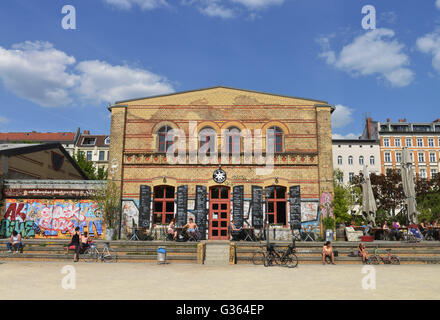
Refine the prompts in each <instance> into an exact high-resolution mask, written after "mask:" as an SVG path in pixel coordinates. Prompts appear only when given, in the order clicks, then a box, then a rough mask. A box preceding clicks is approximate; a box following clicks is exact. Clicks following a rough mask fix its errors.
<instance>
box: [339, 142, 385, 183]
mask: <svg viewBox="0 0 440 320" xmlns="http://www.w3.org/2000/svg"><path fill="white" fill-rule="evenodd" d="M332 147H333V168H334V169H335V170H336V169H339V170H341V171H342V173H343V174H342V178H341V180H340V181H339V182H340V183H342V184H345V185H347V184H349V182H350V181H351V180H352V178H353V177H354V176H356V175H359V173H360V172H363V170H364V166H365V165H366V166H367V167H368V170H369V172H370V173H376V174H380V173H381V157H380V146H379V141H377V140H362V139H353V140H348V139H333V140H332Z"/></svg>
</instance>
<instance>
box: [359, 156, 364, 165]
mask: <svg viewBox="0 0 440 320" xmlns="http://www.w3.org/2000/svg"><path fill="white" fill-rule="evenodd" d="M359 165H361V166H363V165H364V157H363V156H360V157H359Z"/></svg>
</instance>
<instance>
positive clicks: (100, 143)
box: [76, 134, 110, 147]
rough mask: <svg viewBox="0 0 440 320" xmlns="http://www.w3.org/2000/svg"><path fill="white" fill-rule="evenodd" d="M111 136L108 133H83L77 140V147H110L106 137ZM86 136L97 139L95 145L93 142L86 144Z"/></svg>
mask: <svg viewBox="0 0 440 320" xmlns="http://www.w3.org/2000/svg"><path fill="white" fill-rule="evenodd" d="M108 137H110V135H108V134H81V135H80V136H79V138H78V141H77V142H76V146H77V147H95V146H96V147H109V146H110V145H109V144H105V139H107V138H108ZM84 138H92V139H95V143H94V144H93V145H91V144H84V143H83V141H84Z"/></svg>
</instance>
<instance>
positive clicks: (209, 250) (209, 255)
mask: <svg viewBox="0 0 440 320" xmlns="http://www.w3.org/2000/svg"><path fill="white" fill-rule="evenodd" d="M205 245H206V249H205V261H204V264H206V265H227V264H229V241H207V242H206V243H205Z"/></svg>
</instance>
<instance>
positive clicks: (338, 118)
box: [332, 104, 353, 128]
mask: <svg viewBox="0 0 440 320" xmlns="http://www.w3.org/2000/svg"><path fill="white" fill-rule="evenodd" d="M352 114H353V109H351V108H349V107H345V106H343V105H341V104H338V105H336V106H335V111H333V113H332V128H342V127H345V126H346V125H348V124H349V123H350V122H351V121H353V117H352Z"/></svg>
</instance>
